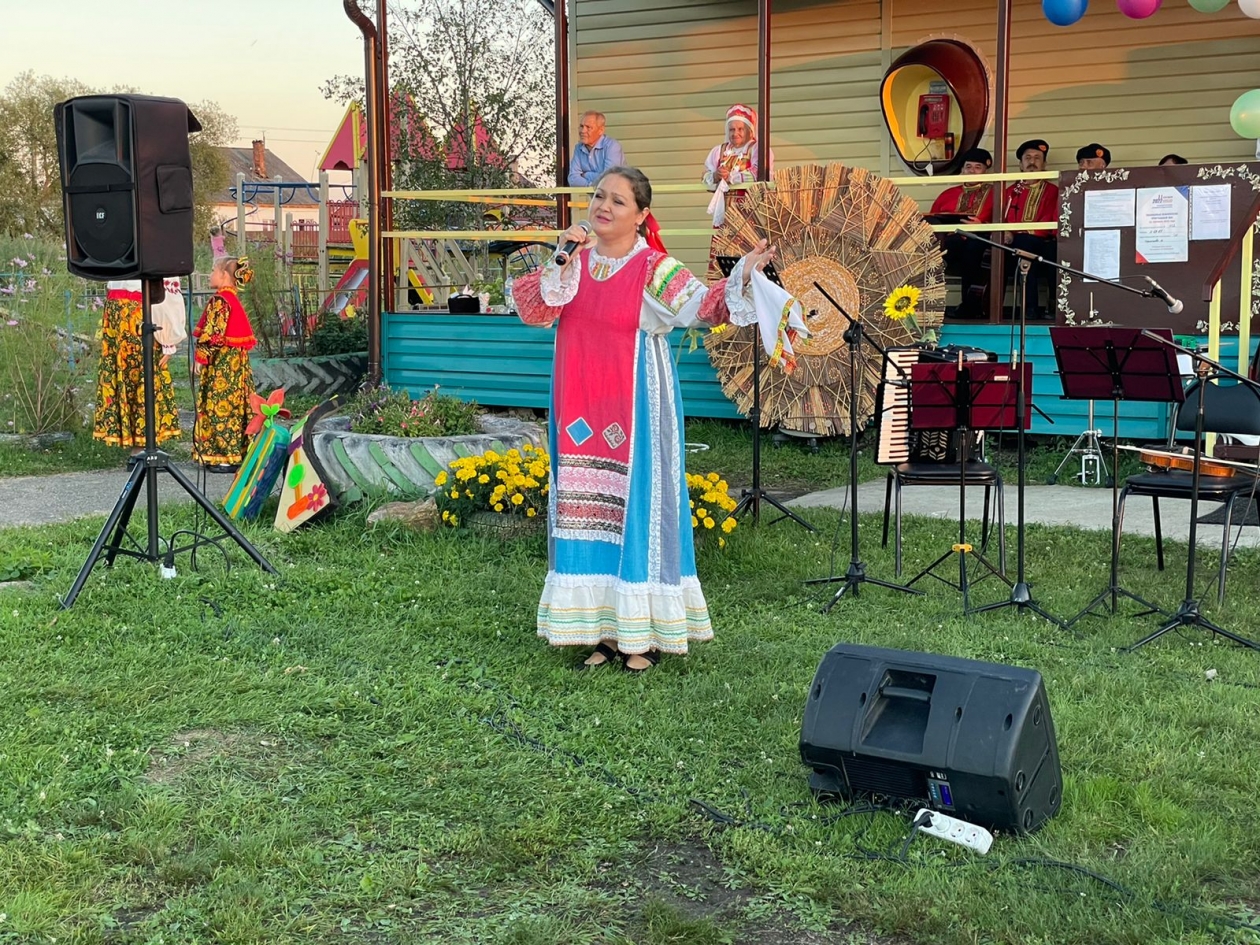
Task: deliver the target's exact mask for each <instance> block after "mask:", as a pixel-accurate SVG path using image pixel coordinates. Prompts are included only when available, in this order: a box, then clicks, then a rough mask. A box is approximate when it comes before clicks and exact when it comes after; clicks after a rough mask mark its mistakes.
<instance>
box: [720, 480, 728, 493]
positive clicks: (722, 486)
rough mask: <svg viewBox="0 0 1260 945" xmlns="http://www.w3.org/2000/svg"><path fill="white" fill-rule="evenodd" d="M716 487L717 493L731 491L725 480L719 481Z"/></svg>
mask: <svg viewBox="0 0 1260 945" xmlns="http://www.w3.org/2000/svg"><path fill="white" fill-rule="evenodd" d="M717 487H718V492H729V491H730V490H731V487H730V486H728V485H727V484H726V480H725V479H719V480H718V484H717Z"/></svg>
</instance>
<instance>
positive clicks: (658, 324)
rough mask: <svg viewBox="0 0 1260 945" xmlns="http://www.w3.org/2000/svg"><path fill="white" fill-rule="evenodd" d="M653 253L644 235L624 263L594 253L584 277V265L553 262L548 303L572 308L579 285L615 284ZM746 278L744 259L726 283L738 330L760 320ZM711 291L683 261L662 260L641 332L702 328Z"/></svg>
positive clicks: (544, 281) (544, 289) (647, 295)
mask: <svg viewBox="0 0 1260 945" xmlns="http://www.w3.org/2000/svg"><path fill="white" fill-rule="evenodd" d="M647 250H648V245H647V241H646V240H645V239H644V238H643V237H641V236H640V237H639V238H638V239H637V240H636V241H635V244H634V246H633V247H632V248H631V250H630V252H628V253H627V254H626V255H624V256H622V257H620V258H613V257H610V256H602V255H600V254H599V253H598V252H596V251H594V250H592V251H591V253H590V255H589V262H588V269H589V272H587V273H583V272H582V267H581V266H569V267H568V268H567V269H561V268H560V267H559V266H557V265H556V264H555V263H554V262H553V261H549V262H548V263H547V264H546V265H545V266H544V267H543V270H542V277H541V279H540V280H539V290H540V292H541V295H542V300H543V302H544V303H546V304H547V305H548V306H551V307H554V308H559V307H561V306H564V305H567V304H568V303H569V302H572V301H573V299H574V298H576V297H577V291H578V286H579V284H580V283H581V280H582V278H583V277H584V276H585V277H587V278H591V279H597V280H600V281H603V280H605V279H609V278H611V277H612V276H613V275H615V274H616V273H617V272H618V271H620V269H621V267H622V266H624V265H625V264H626V263H628V262H629V261H630V260H631V259H633V258H634V257H635V256H637V255H638V254H639V253H641V252H646V251H647ZM743 277H744V261H743V260H742V259H741V260H740V261H739V262H738V263H737V264H736V265H735V268H734V269H733V270H732V271H731V275H730V278H729V279H727V280H725V293H724V300H725V302H726V308H727V310H728V311H729V312H730V319H731V321H732V322H733V323H734V324H736V325H749V324H752V322H753V321H755V320H756V317H757V313H756V309H755V308H754V305H753V297H752V289H751V287H750V286H749V287H744V288H743V289H742V291H741V286H742V284H743ZM678 280H681V281H678ZM675 283H677V284H675ZM721 284H722V283H718V285H721ZM715 287H716V286H715ZM709 291H710V290H709V287H708V286H706V285H705V284H704V282H702V281H701V280H700V279H697V278H696V277H695V276H694V275H692V273H691V272H690V271H689V270H687V269H686V268H685V267H683V265H682V263H680V262H679V261H678V260H677V259H675V258H674V257H672V256H663V257H661V259H660V260H658V261H657V263H656V266H655V268H654V270H653V272H652V273H650V274H649V277H648V281H647V285H646V286H645V287H644V290H643V307H642V310H641V312H640V314H639V328H640V329H641V330H643V331H646V332H647V333H648V334H652V335H666V334H669V332H670V331H671V330H672V329H674V328H690V327H691V326H692V325H696V324H698V323H699V322H700V321H701V319H700V318H699V317H698V316H699V313H700V310H701V307H702V305H703V304H704V300H705V296H707V295H708V293H709Z"/></svg>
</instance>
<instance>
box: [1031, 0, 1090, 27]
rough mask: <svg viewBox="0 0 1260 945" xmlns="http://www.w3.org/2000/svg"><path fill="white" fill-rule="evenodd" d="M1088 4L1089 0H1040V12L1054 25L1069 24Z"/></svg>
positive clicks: (1074, 20) (1082, 12)
mask: <svg viewBox="0 0 1260 945" xmlns="http://www.w3.org/2000/svg"><path fill="white" fill-rule="evenodd" d="M1088 6H1089V0H1041V12H1042V13H1044V14H1045V15H1046V19H1047V20H1049V21H1050V22H1051V23H1053V24H1054V25H1055V26H1071V25H1072V24H1073V23H1075V22H1076V21H1077V20H1079V19H1080V18H1081V17H1083V16H1084V15H1085V8H1086V7H1088Z"/></svg>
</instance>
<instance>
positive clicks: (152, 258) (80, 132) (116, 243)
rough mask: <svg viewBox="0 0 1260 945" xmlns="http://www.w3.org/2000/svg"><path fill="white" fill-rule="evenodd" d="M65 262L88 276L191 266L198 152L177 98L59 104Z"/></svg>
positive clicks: (195, 127)
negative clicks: (194, 160) (194, 151)
mask: <svg viewBox="0 0 1260 945" xmlns="http://www.w3.org/2000/svg"><path fill="white" fill-rule="evenodd" d="M53 116H54V120H55V121H56V125H57V157H58V159H59V160H60V162H61V189H62V194H63V199H64V202H65V218H66V265H67V267H68V268H69V270H70V271H71V272H73V273H74V274H75V275H79V276H84V277H85V278H88V279H99V280H107V279H135V278H141V277H143V278H158V277H163V276H181V275H187V274H188V273H190V272H192V271H193V187H192V158H191V156H190V155H189V150H188V135H189V134H190V133H191V132H194V131H200V130H201V124H200V123H199V122H198V121H197V119H196V118H195V117H194V116H193V113H192V112H191V111H189V110H188V106H187V105H185V104H184V103H183V102H181V101H179V100H178V99H173V98H154V97H152V96H148V95H85V96H81V97H79V98H72V99H70V100H69V101H65V102H62V103H60V104H59V105H57V107H56V108H55V109H54V112H53Z"/></svg>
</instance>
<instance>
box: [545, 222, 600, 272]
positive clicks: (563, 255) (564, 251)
mask: <svg viewBox="0 0 1260 945" xmlns="http://www.w3.org/2000/svg"><path fill="white" fill-rule="evenodd" d="M578 226H580V227H581V228H582V229H583V230H585V231H586V232H587V233H589V232H591V224H590V221H589V220H581V221H579V222H578ZM583 242H585V240H581V241H579V240H569V241H568V242H567V243H565V244H564V245H563V246H561V247H560V248H559V249H558V250H556V255H555V256H554V257H553V258H554V259H555V261H556V265H557V266H563V265H566V264H567V263H568V261H569V257H570V256H572V255H573V252H574V250H576V249H577V248H578V247H579V246H581V245H582V243H583Z"/></svg>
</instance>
